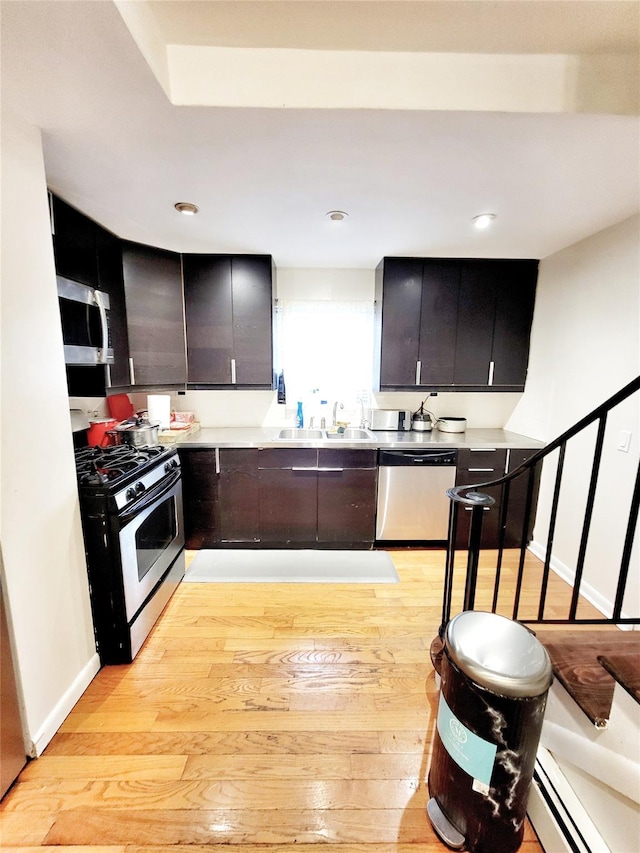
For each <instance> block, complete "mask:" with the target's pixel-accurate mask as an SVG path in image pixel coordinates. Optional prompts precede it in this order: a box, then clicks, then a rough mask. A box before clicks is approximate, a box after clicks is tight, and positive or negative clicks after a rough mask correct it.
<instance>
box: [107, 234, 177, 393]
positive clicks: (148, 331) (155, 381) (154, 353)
mask: <svg viewBox="0 0 640 853" xmlns="http://www.w3.org/2000/svg"><path fill="white" fill-rule="evenodd" d="M122 261H123V273H124V286H125V295H126V303H127V323H128V332H129V355H130V358H131V359H132V364H133V372H134V376H133V379H134V381H133V382H132V383H131V384H135V385H183V384H184V383H185V382H186V379H187V369H186V354H185V345H184V316H183V309H182V272H181V264H180V255H178V254H176V253H175V252H166V251H164V250H162V249H154V248H151V247H150V246H142V245H140V244H138V243H128V242H127V243H124V244H123V250H122Z"/></svg>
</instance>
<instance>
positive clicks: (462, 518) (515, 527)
mask: <svg viewBox="0 0 640 853" xmlns="http://www.w3.org/2000/svg"><path fill="white" fill-rule="evenodd" d="M534 453H536V450H531V449H510V450H509V451H508V453H507V451H506V450H497V449H496V450H493V449H484V448H482V449H480V448H479V449H478V450H474V449H471V448H463V449H461V450H459V451H458V467H457V470H456V486H462V485H465V486H467V485H472V484H476V483H483V482H490V481H491V480H497V479H498V478H500V477H502V476H504V474H505V473H507V471H513V470H514V469H515V468H517V467H518V466H520V465H521V464H522V463H523V462H525V461H526V460H527V459H528V458H529V457H530V456H533V454H534ZM539 486H540V472H539V471H538V472H537V473H536V474H535V476H534V484H533V493H532V511H531V515H530V517H529V520H528V523H527V528H526V533H525V541H526V542H529V541H530V540H531V538H532V537H533V524H534V521H535V512H536V507H537V499H538V489H539ZM527 490H528V478H527V477H518V478H516V479H515V480H512V481H511V483H510V486H509V496H508V503H507V505H506V506H507V511H506V520H505V538H504V546H505V548H519V547H520V544H521V540H522V531H523V526H524V519H525V512H526V503H527ZM479 491H481V492H483V493H485V494H488V495H490V496H491V497H492V498H494V499H495V504H494V505H493V506H491V507H488V508H485V509H484V521H483V524H482V540H481V546H482V547H483V548H497V547H498V544H499V540H500V522H501V514H502V508H503V496H504V486H502V485H500V486H488V487H486V488H483V489H480V490H479ZM470 521H471V510H470V509H467V508H466V507H464V506H461V507H460V511H459V513H458V527H457V533H456V548H466V547H467V545H468V543H469V528H470Z"/></svg>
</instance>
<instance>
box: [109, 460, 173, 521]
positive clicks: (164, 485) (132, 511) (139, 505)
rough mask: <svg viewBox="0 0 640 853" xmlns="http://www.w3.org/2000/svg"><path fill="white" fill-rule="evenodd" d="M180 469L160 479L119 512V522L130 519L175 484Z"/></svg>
mask: <svg viewBox="0 0 640 853" xmlns="http://www.w3.org/2000/svg"><path fill="white" fill-rule="evenodd" d="M181 474H182V472H181V470H180V469H179V468H178V470H177V471H173V472H172V473H171V475H170V476H169V477H168V478H167V479H165V480H162V481H161V483H160V484H159V486H156V487H155V488H154V489H152V490H151V491H150V492H145V493H144V494H143V495H142V497H140V498H139V499H138V500H137V501H136V502H135V503H132V504H130V505H129V506H128V507H127V509H126V511H125V512H123V513H121V514H120V515H119V516H118V518H119V520H120V521H121V522H126V521H130V520H131V519H132V518H133V517H134V516H136V515H138V513H139V512H141V511H142V510H143V509H146V508H147V507H148V506H149V505H150V504H152V503H154V501H157V500H158V498H161V497H162V496H163V495H165V494H166V493H167V492H170V491H171V489H172V488H173V487H174V486H175V484H176V483H177V482H178V480H179V479H180V477H181Z"/></svg>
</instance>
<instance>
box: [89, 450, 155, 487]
mask: <svg viewBox="0 0 640 853" xmlns="http://www.w3.org/2000/svg"><path fill="white" fill-rule="evenodd" d="M164 452H165V448H164V447H162V445H149V446H143V447H132V446H131V445H124V444H122V445H112V446H109V447H86V448H83V449H81V450H76V454H75V459H76V473H77V475H78V481H79V483H80V484H81V485H86V486H98V485H104V484H113V483H116V482H118V480H120V479H122V478H123V477H125V476H126V475H127V474H130V473H131V472H132V471H135V470H136V469H138V468H142V467H144V466H146V465H148V463H149V462H151V460H153V459H154V458H155V457H156V456H160V455H161V454H162V453H164Z"/></svg>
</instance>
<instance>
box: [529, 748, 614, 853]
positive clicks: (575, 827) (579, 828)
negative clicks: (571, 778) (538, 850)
mask: <svg viewBox="0 0 640 853" xmlns="http://www.w3.org/2000/svg"><path fill="white" fill-rule="evenodd" d="M527 814H528V816H529V820H530V821H531V824H532V826H533V828H534V830H535V832H536V835H537V836H538V838H539V839H540V844H541V845H542V847H543V848H544V850H545V851H546V853H611V850H610V848H609V847H608V846H607V845H606V844H605V842H604V839H603V838H602V836H601V835H600V833H599V832H598V830H597V828H596V826H595V824H594V823H593V821H592V820H591V818H590V817H589V815H588V814H587V812H586V810H585V808H584V806H583V805H582V803H581V802H580V800H579V799H578V798H577V796H576V794H575V792H574V790H573V788H572V787H571V785H570V784H569V783H568V781H567V780H566V778H565V777H564V774H563V773H562V771H561V770H560V768H559V767H558V765H557V763H556V761H555V759H554V757H553V755H552V754H551V753H550V752H549V751H548V750H546V749H545V748H544V747H540V748H539V749H538V756H537V761H536V769H535V773H534V781H533V784H532V786H531V791H530V794H529V803H528V805H527Z"/></svg>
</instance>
